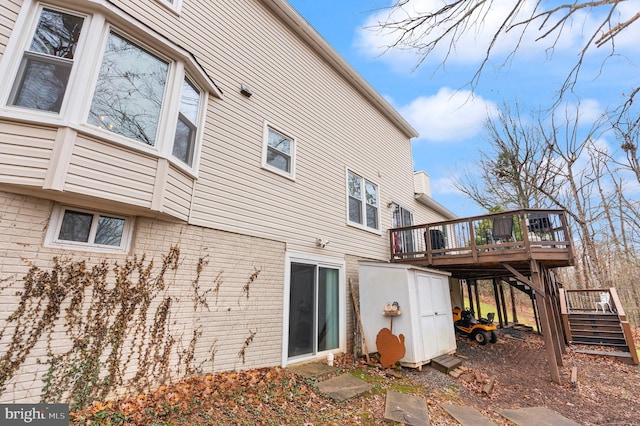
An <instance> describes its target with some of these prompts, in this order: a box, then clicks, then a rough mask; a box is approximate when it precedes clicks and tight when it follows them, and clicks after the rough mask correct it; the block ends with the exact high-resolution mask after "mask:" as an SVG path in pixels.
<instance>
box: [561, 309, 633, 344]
mask: <svg viewBox="0 0 640 426" xmlns="http://www.w3.org/2000/svg"><path fill="white" fill-rule="evenodd" d="M569 327H570V328H571V343H574V344H579V345H598V346H613V347H616V348H618V349H620V350H623V351H626V352H629V346H628V345H627V340H626V339H625V337H624V330H623V329H622V326H621V325H620V318H619V317H618V315H617V314H614V313H571V314H569Z"/></svg>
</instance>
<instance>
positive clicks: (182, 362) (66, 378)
mask: <svg viewBox="0 0 640 426" xmlns="http://www.w3.org/2000/svg"><path fill="white" fill-rule="evenodd" d="M180 264H181V262H180V249H179V247H178V246H173V247H171V248H170V249H169V251H168V253H167V254H164V255H163V256H162V263H161V264H160V265H159V266H158V267H156V266H155V265H154V261H153V260H147V258H146V255H141V256H133V257H129V258H127V259H125V260H124V261H119V262H118V261H114V262H113V263H109V262H108V261H107V260H103V261H101V262H100V263H98V264H95V265H93V266H88V265H87V261H86V260H73V259H68V258H61V257H54V258H53V259H52V265H53V266H52V267H51V269H50V270H44V269H42V268H40V267H37V266H35V265H32V266H31V267H30V269H29V271H28V273H27V274H26V275H25V276H24V277H23V278H22V279H21V280H19V281H18V283H21V284H22V288H20V289H19V290H18V291H17V292H16V295H17V296H18V297H19V302H18V304H17V307H16V309H15V310H14V311H13V312H12V313H11V314H10V315H9V316H8V317H7V318H6V320H5V322H4V325H3V327H2V328H0V341H2V340H3V338H4V339H5V341H8V346H7V347H6V350H3V353H2V354H1V355H0V394H2V393H3V392H5V391H6V390H7V386H8V383H9V382H10V380H11V379H12V378H13V377H15V376H16V375H17V374H18V373H19V370H20V368H21V367H22V366H23V365H24V364H25V361H27V359H28V358H29V357H30V356H31V354H32V351H33V350H34V348H36V345H37V344H38V342H44V345H45V347H46V357H45V358H44V359H39V360H38V362H39V363H41V364H45V365H47V369H46V372H45V374H44V376H43V388H42V392H41V400H42V402H48V403H52V402H68V403H69V404H70V408H71V409H77V408H82V407H85V406H87V405H88V404H90V403H92V402H93V401H95V400H103V399H105V398H107V397H109V396H110V395H112V394H113V393H114V391H115V390H116V389H118V388H120V387H122V386H124V387H125V388H127V389H131V390H135V391H136V392H140V391H142V390H144V389H147V388H149V387H150V386H151V385H153V384H160V383H163V382H165V381H166V380H168V379H169V378H170V375H171V365H170V363H171V355H172V353H174V351H175V353H176V354H177V359H178V362H177V367H176V368H177V371H176V372H177V373H180V369H181V368H184V374H186V375H191V374H195V373H198V372H201V367H202V363H204V362H205V361H211V362H213V359H214V356H215V349H214V347H215V345H216V344H217V341H214V342H213V343H212V344H211V350H210V352H211V353H210V357H208V359H206V360H202V361H201V363H200V365H198V364H197V363H196V357H195V351H196V344H197V341H198V339H199V338H200V337H201V336H202V328H201V326H199V327H196V328H195V329H194V330H193V332H192V335H191V336H190V339H189V343H188V345H187V346H186V347H183V348H177V347H176V346H180V344H177V340H178V339H176V338H175V337H174V336H173V335H172V333H171V332H170V323H171V308H172V306H173V305H174V304H175V303H176V302H178V300H176V298H175V297H174V296H171V295H169V292H168V291H167V289H168V282H170V280H173V279H174V277H171V276H170V274H171V273H175V272H176V271H177V269H178V267H179V266H180ZM207 265H208V261H207V260H206V259H205V258H200V259H199V260H198V264H197V270H196V276H195V278H194V279H193V281H192V283H191V287H192V291H193V293H192V298H191V301H192V303H193V305H194V306H193V310H194V312H196V311H197V310H198V309H207V310H209V305H208V300H207V296H209V295H210V293H212V292H213V293H215V299H216V303H217V296H218V292H219V290H220V285H221V284H222V272H220V273H219V274H218V275H217V276H216V279H215V280H214V282H213V283H210V285H209V286H208V287H209V288H208V289H202V288H201V287H202V284H201V282H200V275H201V273H202V271H203V269H204V268H205V267H206V266H207ZM258 274H259V271H258V270H257V269H256V270H254V271H252V273H251V275H250V277H249V280H248V282H253V281H255V280H256V279H257V276H258ZM6 282H7V280H4V281H3V284H6ZM14 287H15V283H14V284H9V285H5V286H3V287H2V289H1V290H2V291H5V290H6V289H9V288H14ZM14 291H15V290H14ZM242 292H243V294H246V296H247V298H248V297H249V294H248V288H246V287H245V288H243V289H242ZM196 315H197V314H196ZM61 332H63V333H64V334H65V335H66V337H67V341H66V342H65V344H64V346H61V343H60V342H59V337H60V334H59V333H61ZM254 337H255V332H252V333H251V335H250V337H249V338H248V339H247V340H246V341H245V342H244V343H243V344H242V348H241V354H242V355H241V358H242V359H243V361H244V355H245V352H246V350H247V349H248V347H249V344H250V343H251V341H252V340H253V338H254Z"/></svg>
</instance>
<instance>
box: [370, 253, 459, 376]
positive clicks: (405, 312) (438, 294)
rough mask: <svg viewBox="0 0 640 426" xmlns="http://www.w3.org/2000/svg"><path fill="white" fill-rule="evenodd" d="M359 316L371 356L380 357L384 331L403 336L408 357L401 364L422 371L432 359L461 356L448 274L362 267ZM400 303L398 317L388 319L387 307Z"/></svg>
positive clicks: (387, 266) (375, 264) (378, 265)
mask: <svg viewBox="0 0 640 426" xmlns="http://www.w3.org/2000/svg"><path fill="white" fill-rule="evenodd" d="M358 267H359V281H360V313H361V317H362V325H363V329H364V337H365V340H366V344H367V349H368V350H369V352H373V351H374V350H375V351H378V349H377V347H376V336H377V335H378V333H379V332H380V330H382V329H383V328H391V331H392V333H393V334H394V335H396V336H399V335H400V334H403V335H404V343H405V347H406V353H405V355H404V357H403V358H401V359H400V363H401V365H403V366H406V367H414V368H421V367H422V366H423V365H424V364H428V363H429V362H430V361H431V360H432V359H433V358H436V357H438V356H440V355H444V354H450V353H454V352H455V351H456V338H455V331H454V327H453V317H452V311H451V298H450V290H449V275H450V274H449V273H447V272H443V271H437V270H434V269H428V268H421V267H415V266H409V265H400V264H393V263H384V262H369V261H361V262H359V264H358ZM394 302H397V304H398V305H399V310H400V312H401V314H400V315H398V316H385V315H384V311H385V306H386V305H387V304H393V303H394Z"/></svg>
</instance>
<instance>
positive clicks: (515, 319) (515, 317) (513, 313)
mask: <svg viewBox="0 0 640 426" xmlns="http://www.w3.org/2000/svg"><path fill="white" fill-rule="evenodd" d="M509 293H511V317H512V318H513V322H514V323H517V322H518V310H517V309H516V294H515V291H513V286H512V285H510V286H509ZM505 309H506V306H505Z"/></svg>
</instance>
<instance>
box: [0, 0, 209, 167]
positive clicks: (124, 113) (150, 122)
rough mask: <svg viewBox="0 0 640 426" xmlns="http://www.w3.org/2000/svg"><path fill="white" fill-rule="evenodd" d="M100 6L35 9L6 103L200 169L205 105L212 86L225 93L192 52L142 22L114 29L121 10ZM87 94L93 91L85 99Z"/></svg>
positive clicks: (14, 68)
mask: <svg viewBox="0 0 640 426" xmlns="http://www.w3.org/2000/svg"><path fill="white" fill-rule="evenodd" d="M172 4H174V5H176V4H178V2H177V1H176V2H172ZM102 7H103V9H102V11H101V12H98V11H96V12H95V14H93V15H83V14H81V13H76V12H74V11H68V10H61V9H58V8H56V7H53V6H42V5H41V6H39V7H38V8H36V9H35V10H37V16H34V17H33V21H32V22H33V28H34V29H33V30H32V31H33V33H32V35H30V37H29V38H28V41H27V43H25V46H24V47H23V49H22V50H21V51H20V52H18V53H13V57H14V59H13V62H12V63H13V64H15V65H12V67H13V68H12V69H13V70H14V71H13V72H12V75H14V76H15V77H10V78H12V82H11V86H10V87H11V89H10V91H8V90H7V91H8V95H6V92H5V96H6V98H5V99H7V106H8V107H15V112H16V113H19V114H23V115H27V114H30V112H29V110H31V111H33V110H39V111H44V112H48V113H53V114H52V115H56V114H57V115H58V117H57V119H56V120H57V121H56V122H57V123H60V122H61V121H62V122H66V124H67V125H70V126H74V127H77V128H78V130H80V131H85V132H89V133H91V132H93V133H95V134H97V135H99V136H101V137H103V138H105V139H107V140H110V141H113V142H116V143H121V144H124V145H130V146H132V147H134V148H136V149H140V150H143V151H146V152H148V153H150V154H155V155H157V156H159V157H167V158H169V159H170V160H171V161H173V162H174V163H176V164H177V165H178V166H181V167H183V168H185V169H186V170H187V171H190V170H193V169H195V168H196V167H197V154H198V152H199V150H198V146H199V140H201V139H202V131H201V127H202V122H203V119H204V117H203V114H202V111H205V110H206V108H203V105H204V102H206V100H207V94H208V93H214V94H215V95H217V96H219V95H220V93H219V90H218V89H217V88H216V87H215V85H214V84H213V83H212V82H211V81H210V80H209V77H208V76H207V75H206V73H205V72H204V70H202V69H201V68H200V67H199V65H198V64H197V63H196V62H195V61H194V60H193V58H192V55H191V54H190V53H188V52H186V51H184V50H182V48H180V47H179V46H177V45H173V44H170V42H168V41H166V40H165V39H162V38H161V37H159V36H158V37H157V38H154V37H149V31H148V29H146V28H145V27H144V26H142V25H140V28H134V27H133V24H132V27H131V28H130V27H127V28H116V27H115V26H114V25H112V23H111V21H113V20H115V19H111V18H113V17H114V16H115V15H118V14H119V13H122V12H121V11H119V10H118V9H117V8H113V7H110V6H109V4H108V3H104V4H102ZM98 10H100V9H98ZM98 15H101V16H100V17H99V16H98ZM98 17H99V18H100V19H98ZM136 31H139V32H140V34H142V32H144V33H145V34H144V36H145V40H156V42H154V41H150V44H149V45H144V44H142V43H139V42H138V41H136V40H135V38H133V37H132V36H130V35H129V34H135V33H136ZM125 34H127V35H125ZM88 40H92V41H91V42H89V41H88ZM89 43H92V45H91V46H89V45H88V44H89ZM96 43H97V47H96ZM154 43H157V45H155V44H154ZM101 46H102V47H101ZM160 52H162V53H160ZM18 55H20V56H18ZM5 56H6V54H5ZM6 60H7V61H8V59H6ZM18 61H19V65H18ZM193 77H196V78H193ZM203 88H204V89H206V90H202V89H203ZM2 92H3V89H2V88H0V95H2ZM85 93H90V94H92V95H91V97H90V98H85V97H84V96H83V95H84V94H85ZM0 97H1V96H0ZM53 119H54V118H52V120H53ZM77 123H80V124H79V125H78V124H77Z"/></svg>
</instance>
